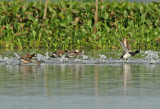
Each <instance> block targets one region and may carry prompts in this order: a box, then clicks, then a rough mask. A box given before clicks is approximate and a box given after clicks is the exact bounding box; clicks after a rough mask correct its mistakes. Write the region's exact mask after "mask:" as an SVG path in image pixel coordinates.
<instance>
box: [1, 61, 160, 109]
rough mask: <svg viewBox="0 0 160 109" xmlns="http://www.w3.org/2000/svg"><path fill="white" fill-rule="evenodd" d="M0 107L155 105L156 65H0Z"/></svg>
mask: <svg viewBox="0 0 160 109" xmlns="http://www.w3.org/2000/svg"><path fill="white" fill-rule="evenodd" d="M0 69H1V70H0V74H1V76H0V108H1V109H46V108H47V109H51V108H52V109H53V108H54V109H64V108H65V109H82V108H83V109H88V108H92V109H106V108H107V109H151V108H152V107H154V108H155V109H156V108H159V100H160V92H159V90H160V86H159V84H160V81H159V78H160V73H159V70H160V65H159V64H126V63H122V64H117V65H116V64H114V65H82V64H81V65H79V64H77V65H65V64H59V65H48V64H47V65H15V66H12V65H0Z"/></svg>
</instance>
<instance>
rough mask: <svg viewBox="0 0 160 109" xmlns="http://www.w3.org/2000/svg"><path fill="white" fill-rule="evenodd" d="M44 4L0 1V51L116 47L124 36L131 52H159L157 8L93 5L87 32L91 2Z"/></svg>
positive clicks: (156, 5) (159, 10) (159, 6)
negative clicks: (148, 50) (94, 31)
mask: <svg viewBox="0 0 160 109" xmlns="http://www.w3.org/2000/svg"><path fill="white" fill-rule="evenodd" d="M44 8H45V3H44V2H26V1H10V2H7V1H0V46H1V48H11V49H13V48H19V49H22V48H26V49H30V48H54V49H71V48H100V49H106V48H110V49H111V48H112V49H117V48H120V44H119V42H118V40H117V39H118V38H119V39H121V38H122V37H124V36H126V37H128V39H129V41H130V44H131V46H132V48H140V49H159V44H160V35H159V33H160V3H159V2H158V3H157V2H152V3H145V4H144V3H135V2H134V3H130V2H108V1H106V2H103V3H102V2H99V6H98V8H99V9H98V23H97V24H96V27H97V32H96V34H94V33H93V27H94V14H95V2H84V3H83V2H73V1H70V2H68V1H59V2H49V3H48V8H47V13H46V19H45V20H43V14H44Z"/></svg>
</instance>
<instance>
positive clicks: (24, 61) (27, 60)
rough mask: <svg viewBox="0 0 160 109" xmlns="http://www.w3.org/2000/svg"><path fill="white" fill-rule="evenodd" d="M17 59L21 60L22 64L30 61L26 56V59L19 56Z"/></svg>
mask: <svg viewBox="0 0 160 109" xmlns="http://www.w3.org/2000/svg"><path fill="white" fill-rule="evenodd" d="M19 60H20V61H21V62H23V63H24V64H29V63H31V62H32V61H31V60H30V59H28V58H26V59H24V58H20V59H19Z"/></svg>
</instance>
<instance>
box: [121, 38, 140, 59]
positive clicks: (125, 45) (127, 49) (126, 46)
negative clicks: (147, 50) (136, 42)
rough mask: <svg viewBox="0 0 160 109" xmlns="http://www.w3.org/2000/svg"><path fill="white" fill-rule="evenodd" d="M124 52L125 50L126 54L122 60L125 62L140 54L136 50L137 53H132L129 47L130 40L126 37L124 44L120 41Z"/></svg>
mask: <svg viewBox="0 0 160 109" xmlns="http://www.w3.org/2000/svg"><path fill="white" fill-rule="evenodd" d="M119 42H120V44H121V46H122V48H123V50H124V53H123V55H122V56H121V57H120V59H123V60H127V59H128V58H130V57H132V56H134V55H136V54H137V53H140V51H139V50H136V51H135V52H132V51H131V47H130V45H129V42H128V40H127V39H126V38H125V37H124V39H123V43H122V42H121V41H120V40H119Z"/></svg>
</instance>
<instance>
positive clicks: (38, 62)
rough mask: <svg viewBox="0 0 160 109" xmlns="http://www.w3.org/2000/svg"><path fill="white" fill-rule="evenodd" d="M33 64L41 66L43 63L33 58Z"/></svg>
mask: <svg viewBox="0 0 160 109" xmlns="http://www.w3.org/2000/svg"><path fill="white" fill-rule="evenodd" d="M31 62H33V63H35V64H38V65H40V64H41V61H39V60H37V59H36V57H32V58H31Z"/></svg>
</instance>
